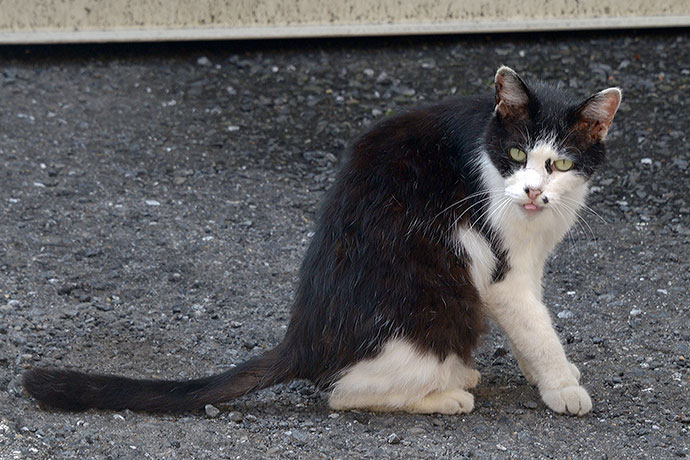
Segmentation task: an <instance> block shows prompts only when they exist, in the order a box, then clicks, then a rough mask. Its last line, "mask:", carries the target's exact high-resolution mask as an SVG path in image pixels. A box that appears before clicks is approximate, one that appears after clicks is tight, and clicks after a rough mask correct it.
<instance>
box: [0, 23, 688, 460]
mask: <svg viewBox="0 0 690 460" xmlns="http://www.w3.org/2000/svg"><path fill="white" fill-rule="evenodd" d="M499 64H506V65H509V66H511V67H513V68H514V69H516V70H518V71H519V72H521V73H522V74H523V75H525V76H528V77H541V78H543V79H546V80H549V81H552V82H562V83H563V84H564V85H566V86H571V87H573V88H574V90H575V91H576V92H577V93H579V94H581V95H582V96H585V95H588V94H590V93H592V92H594V91H597V90H599V89H603V88H605V87H607V86H612V85H618V86H621V87H622V88H623V91H624V98H623V101H624V102H623V104H622V106H621V109H620V112H619V114H618V116H617V119H616V121H615V123H614V128H613V130H612V131H611V133H610V160H609V163H608V167H607V168H606V169H605V170H603V171H602V172H601V173H600V174H599V175H598V176H597V177H596V179H595V180H594V188H593V193H592V197H591V200H590V204H591V206H592V212H591V213H586V214H585V215H583V220H582V222H581V223H580V225H578V228H576V229H575V230H574V231H573V232H572V233H571V234H570V235H569V237H568V238H567V239H566V240H565V241H564V243H563V244H561V246H560V249H559V250H558V252H557V254H556V256H555V257H554V259H553V260H552V261H551V263H550V264H549V266H548V269H547V274H546V277H545V284H546V289H545V292H546V294H545V295H546V301H547V304H548V305H549V306H550V308H551V311H552V313H553V316H554V321H555V323H556V325H557V329H558V331H559V333H560V335H561V337H562V339H563V341H564V342H566V347H567V353H568V355H569V357H570V358H571V359H572V360H573V361H574V362H575V363H577V364H578V365H579V366H580V369H581V370H582V372H583V382H584V385H585V386H586V387H587V388H588V389H589V390H590V393H591V395H592V398H593V402H594V410H593V412H592V413H590V414H588V415H587V416H584V417H580V418H573V417H567V416H558V415H555V414H553V413H552V412H550V411H548V410H547V409H546V408H545V406H544V405H543V404H542V403H541V401H540V398H539V395H538V393H537V391H536V390H535V389H534V388H533V387H531V386H529V385H528V384H527V381H526V380H525V379H524V377H522V376H521V374H520V372H519V370H518V368H517V365H516V363H515V361H514V359H513V358H512V356H511V355H510V353H509V352H508V351H507V347H508V346H507V343H506V341H505V339H504V338H503V337H502V336H501V335H500V334H498V333H497V332H496V331H495V330H492V331H491V333H489V334H488V335H487V336H486V338H485V340H484V341H483V343H482V345H481V347H480V349H479V350H478V352H477V354H476V359H477V364H478V367H479V370H480V371H481V372H482V375H483V380H482V383H481V384H480V385H479V387H478V388H477V389H476V390H475V391H474V393H475V395H476V403H477V405H476V408H475V410H474V412H473V413H471V414H469V415H465V416H423V415H408V414H374V413H368V412H344V413H334V412H332V411H330V410H329V409H328V407H327V405H326V400H325V398H324V396H323V395H322V394H320V393H318V392H316V391H315V390H314V388H313V387H312V386H311V385H310V384H309V383H307V382H301V381H298V382H293V383H291V384H289V385H280V386H276V387H273V388H270V389H267V390H263V391H261V392H259V393H255V394H253V395H249V396H246V397H243V398H241V399H239V400H237V401H234V402H232V403H230V404H227V405H217V406H216V407H214V406H207V407H206V408H205V410H202V411H199V412H198V413H189V414H183V415H179V416H170V415H149V414H141V413H132V412H129V411H124V412H103V411H95V410H92V411H88V412H84V413H78V414H71V413H61V412H56V411H51V410H43V409H41V408H39V407H38V406H37V404H36V402H35V401H33V400H31V399H29V398H28V397H27V396H26V395H25V394H23V393H22V391H21V390H20V388H19V385H18V383H19V380H18V378H19V376H20V375H21V373H22V371H23V370H24V369H26V368H27V367H30V366H35V365H38V364H41V365H50V366H66V367H71V368H79V369H88V370H93V371H99V372H117V373H122V374H125V375H129V376H144V377H155V378H164V377H167V378H189V377H193V376H200V375H206V374H210V373H215V372H219V371H222V370H225V369H227V368H228V366H230V365H231V364H232V363H236V362H239V361H241V360H244V359H246V358H248V357H250V356H252V355H255V354H257V353H258V352H259V351H260V350H262V349H265V348H268V347H272V346H274V345H275V344H276V343H278V341H279V340H280V339H281V337H282V335H283V333H284V330H285V326H286V322H287V318H288V311H289V308H290V302H291V299H292V295H293V292H294V289H295V281H296V276H297V269H298V266H299V263H300V260H301V257H302V255H303V253H304V251H305V248H306V246H307V245H308V243H309V240H310V237H311V235H312V234H311V232H312V229H313V226H314V217H315V210H316V208H317V205H318V203H319V200H320V199H321V197H322V194H323V192H324V190H325V189H326V188H328V186H329V184H330V183H331V182H332V180H333V177H334V172H335V170H336V168H337V166H338V158H339V157H340V156H341V155H342V152H343V150H344V149H345V148H346V145H347V142H348V141H349V140H350V139H351V138H352V137H353V136H355V135H356V134H357V133H359V132H360V131H361V130H362V129H364V128H365V126H366V125H368V124H370V123H371V122H372V121H374V120H375V119H379V118H382V117H385V116H387V115H388V114H390V113H395V112H397V111H400V110H402V109H404V108H407V107H411V106H413V105H415V104H417V103H419V102H420V101H437V100H441V99H443V98H445V97H447V96H449V95H452V94H473V93H476V92H478V91H491V88H490V83H491V81H492V77H493V75H494V72H495V70H496V68H497V67H498V65H499ZM689 95H690V32H689V31H688V30H680V31H673V30H671V31H664V32H627V33H616V34H604V33H579V34H574V33H569V34H540V35H535V36H528V35H500V36H499V35H495V36H491V37H489V36H474V37H442V38H433V37H427V38H398V39H392V38H390V39H368V40H333V41H272V42H252V43H247V42H239V43H216V44H204V43H197V44H170V45H136V46H133V45H122V46H107V47H97V46H79V47H76V46H65V47H43V48H40V47H37V48H24V47H14V48H0V100H1V101H2V109H1V110H0V458H2V459H3V460H4V459H48V458H50V459H86V458H89V459H142V458H152V459H175V458H181V459H182V458H184V459H187V458H189V459H191V458H194V459H218V458H241V459H243V460H250V459H265V458H281V459H282V458H288V459H311V458H328V459H331V458H333V459H336V458H342V459H345V458H347V459H348V460H354V459H360V458H362V459H363V458H372V459H373V458H376V459H380V458H402V459H421V458H443V459H461V458H481V459H485V458H486V459H494V458H495V459H508V458H553V459H566V458H576V459H606V458H608V459H618V458H631V459H632V458H635V459H640V458H655V459H671V458H680V457H687V456H689V455H690V449H689V445H690V440H689V436H688V430H689V429H690V397H688V389H689V384H690V371H689V367H688V363H689V362H690V345H689V343H690V314H689V313H690V295H689V294H688V284H689V281H690V274H689V273H690V265H689V260H690V217H689V215H690V202H689V201H690V200H689V195H690V192H689V190H688V188H689V184H690V177H689V176H690V167H689V162H690V149H689V148H688V138H689V136H688V131H689V129H690V121H689V120H690V119H689V118H688V115H687V114H688V111H690V101H689V98H688V96H689Z"/></svg>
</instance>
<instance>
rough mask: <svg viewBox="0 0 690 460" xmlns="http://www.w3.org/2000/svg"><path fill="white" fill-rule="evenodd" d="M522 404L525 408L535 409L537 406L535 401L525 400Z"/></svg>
mask: <svg viewBox="0 0 690 460" xmlns="http://www.w3.org/2000/svg"><path fill="white" fill-rule="evenodd" d="M524 406H525V407H526V408H527V409H536V408H537V407H538V405H537V403H536V402H534V401H527V402H525V403H524Z"/></svg>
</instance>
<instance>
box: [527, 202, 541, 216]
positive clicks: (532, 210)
mask: <svg viewBox="0 0 690 460" xmlns="http://www.w3.org/2000/svg"><path fill="white" fill-rule="evenodd" d="M522 209H524V210H525V212H526V213H527V214H528V215H531V214H537V213H540V212H541V211H542V209H544V208H543V207H542V206H537V205H536V204H534V203H526V204H523V205H522Z"/></svg>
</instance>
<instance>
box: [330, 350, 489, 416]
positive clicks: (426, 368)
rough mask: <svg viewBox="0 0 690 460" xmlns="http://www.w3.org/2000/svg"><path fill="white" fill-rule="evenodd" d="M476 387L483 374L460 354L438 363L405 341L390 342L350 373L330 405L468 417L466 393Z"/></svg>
mask: <svg viewBox="0 0 690 460" xmlns="http://www.w3.org/2000/svg"><path fill="white" fill-rule="evenodd" d="M478 382H479V372H477V371H476V370H474V369H471V368H469V367H467V366H466V365H465V364H464V363H463V362H462V360H461V359H460V358H459V357H458V356H457V355H455V354H453V355H449V356H448V357H447V358H446V359H445V360H443V361H440V360H439V359H438V358H437V357H436V356H435V355H434V354H432V353H429V352H421V351H419V350H417V349H416V348H415V347H414V346H413V345H411V344H410V343H409V342H407V341H405V340H403V339H392V340H390V341H389V342H388V343H386V345H385V346H384V348H383V350H382V351H381V353H379V354H378V355H377V356H376V357H374V358H372V359H366V360H363V361H360V362H358V363H357V364H355V365H354V366H352V367H350V368H348V369H347V370H346V371H345V372H344V373H343V375H342V376H341V377H340V378H339V379H338V381H337V382H336V383H335V385H334V386H333V390H332V392H331V395H330V397H329V399H328V402H329V405H330V406H331V407H332V408H333V409H371V410H404V411H407V412H416V413H434V412H438V413H443V414H456V413H467V412H470V411H471V410H472V408H473V407H474V397H473V396H472V395H471V394H470V393H468V392H467V391H465V390H466V389H469V388H473V387H474V386H475V385H477V383H478Z"/></svg>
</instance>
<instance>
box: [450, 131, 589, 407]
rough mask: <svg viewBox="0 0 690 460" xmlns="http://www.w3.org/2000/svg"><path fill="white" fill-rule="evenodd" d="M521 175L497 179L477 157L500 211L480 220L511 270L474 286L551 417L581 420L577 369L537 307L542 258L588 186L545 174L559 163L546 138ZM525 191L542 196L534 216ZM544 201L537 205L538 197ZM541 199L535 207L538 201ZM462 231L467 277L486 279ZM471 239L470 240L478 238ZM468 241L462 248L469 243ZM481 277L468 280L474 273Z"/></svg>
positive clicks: (584, 400) (585, 399)
mask: <svg viewBox="0 0 690 460" xmlns="http://www.w3.org/2000/svg"><path fill="white" fill-rule="evenodd" d="M527 154H528V161H527V164H526V167H525V168H524V169H521V170H519V171H518V172H516V173H515V174H513V175H511V176H509V177H508V178H506V179H504V178H503V177H501V175H500V174H499V172H498V171H497V170H496V168H495V167H494V166H493V164H492V163H491V162H490V160H489V158H488V154H484V158H483V159H482V160H481V162H480V165H481V168H480V169H481V174H482V179H483V181H484V184H485V186H486V187H487V188H488V189H489V190H493V191H500V190H503V191H504V193H503V194H500V193H499V194H493V195H492V199H491V205H490V208H492V209H499V210H500V211H496V212H493V213H491V214H489V215H488V216H487V218H488V220H489V221H490V223H491V225H492V227H493V229H494V230H495V231H496V232H497V233H498V234H499V236H500V238H501V241H502V243H503V245H504V246H505V248H506V249H507V250H508V264H509V266H510V270H509V271H508V272H507V274H506V276H505V278H504V279H503V280H501V281H499V282H496V283H493V284H489V285H486V284H485V283H477V286H478V287H479V288H480V294H481V296H482V299H483V300H484V302H485V305H486V308H487V311H488V313H489V315H490V316H491V317H493V318H494V319H495V320H496V322H497V323H498V324H499V326H500V327H501V328H502V329H503V331H504V332H505V333H506V335H507V336H508V338H509V340H510V343H511V345H512V348H513V351H514V353H515V355H516V357H517V359H518V362H519V364H520V367H521V368H522V370H523V372H524V373H525V375H526V376H527V378H528V379H529V380H530V381H532V382H533V383H535V384H536V385H537V386H538V388H539V390H540V392H541V395H542V399H543V400H544V402H545V403H546V405H547V406H548V407H550V408H551V409H553V410H554V411H556V412H560V413H562V412H567V413H571V414H577V415H581V414H584V413H586V412H588V411H589V410H590V409H591V407H592V403H591V400H590V398H589V396H588V395H587V392H586V390H585V389H584V388H582V387H581V386H579V383H578V379H579V371H578V370H577V368H576V367H575V366H574V365H572V364H571V363H569V362H568V360H567V359H566V356H565V352H564V350H563V346H562V345H561V343H560V341H559V339H558V336H557V335H556V332H555V331H554V329H553V326H552V323H551V318H550V316H549V312H548V310H547V308H546V307H545V306H544V304H543V303H542V301H541V296H542V287H541V281H542V273H543V269H544V264H545V263H546V259H547V257H548V255H549V253H550V252H551V251H552V250H553V248H554V247H555V245H556V244H557V243H558V242H559V241H560V240H561V239H562V238H563V236H564V235H565V233H566V232H567V231H568V229H569V228H570V227H571V226H572V225H573V223H574V222H575V219H576V218H577V217H576V212H577V211H578V210H579V209H580V208H581V207H582V205H583V204H584V199H585V196H586V194H587V184H586V182H585V181H584V180H583V179H582V178H580V177H579V176H578V175H577V174H575V173H574V172H572V171H571V172H560V171H553V172H552V173H551V174H549V173H547V171H546V168H545V164H546V160H547V159H550V160H551V161H553V160H556V159H558V158H562V156H560V155H559V152H558V150H557V147H556V146H555V145H554V143H553V141H552V140H549V139H546V140H542V141H540V142H536V143H535V145H534V147H533V148H532V149H531V150H529V151H528V152H527ZM525 187H530V188H535V189H540V190H542V194H541V196H540V197H539V198H538V199H537V203H538V204H540V205H543V206H544V207H543V210H542V211H541V212H539V213H536V214H532V215H529V214H528V213H527V212H525V210H524V209H523V207H522V206H523V205H524V204H525V203H528V202H529V198H528V197H527V194H526V193H525V191H524V189H525ZM544 196H546V197H548V203H547V204H544V203H543V199H542V197H544ZM539 200H541V201H539ZM469 232H474V230H466V231H465V233H464V235H463V236H462V240H461V242H462V244H463V247H464V248H465V250H466V251H467V252H468V253H469V254H470V257H471V259H472V260H471V263H472V268H471V270H472V273H473V275H472V276H473V277H475V276H476V277H477V278H479V279H485V278H486V277H487V276H491V273H490V272H489V271H488V270H487V267H486V264H485V263H484V262H483V261H482V259H483V258H485V257H486V256H485V251H486V248H483V249H482V250H481V251H477V250H476V247H477V245H476V244H475V243H473V238H468V236H467V233H469ZM478 237H479V235H476V236H475V238H478ZM468 242H469V244H468ZM482 270H484V271H485V272H484V273H482V274H480V275H475V274H474V273H475V272H481V271H482Z"/></svg>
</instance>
